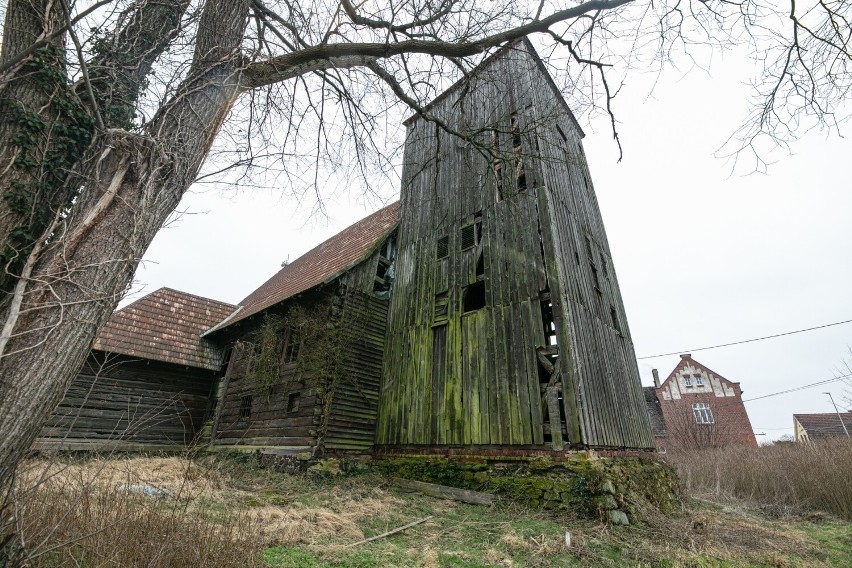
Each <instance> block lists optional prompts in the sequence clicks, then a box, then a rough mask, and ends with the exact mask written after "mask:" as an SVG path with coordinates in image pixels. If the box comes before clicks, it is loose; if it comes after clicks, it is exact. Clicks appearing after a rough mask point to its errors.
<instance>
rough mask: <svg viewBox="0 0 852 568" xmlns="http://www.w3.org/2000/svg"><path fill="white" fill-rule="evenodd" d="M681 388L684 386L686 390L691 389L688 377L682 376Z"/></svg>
mask: <svg viewBox="0 0 852 568" xmlns="http://www.w3.org/2000/svg"><path fill="white" fill-rule="evenodd" d="M683 386H685V387H686V388H688V389H691V388H692V379H691V378H690V376H689V375H684V376H683Z"/></svg>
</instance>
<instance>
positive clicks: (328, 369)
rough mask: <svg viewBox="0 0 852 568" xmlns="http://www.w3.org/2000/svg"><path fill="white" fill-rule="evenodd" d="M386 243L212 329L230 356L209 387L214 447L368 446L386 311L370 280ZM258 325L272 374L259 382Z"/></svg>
mask: <svg viewBox="0 0 852 568" xmlns="http://www.w3.org/2000/svg"><path fill="white" fill-rule="evenodd" d="M388 240H390V242H391V243H393V242H395V241H394V236H393V235H389V236H388V237H387V239H386V240H384V241H383V242H382V243H380V246H377V248H376V250H375V251H373V252H372V254H370V255H369V256H368V257H367V258H365V259H364V260H363V261H362V262H360V263H358V264H356V265H355V266H352V267H351V268H350V269H349V270H347V271H346V272H345V273H343V274H342V275H340V276H339V277H338V278H335V279H334V280H332V281H330V282H328V283H327V284H325V285H321V286H318V287H316V288H314V289H311V290H309V291H307V292H305V293H303V294H301V295H300V296H299V297H296V298H291V299H288V300H285V301H283V302H280V303H279V304H276V305H274V306H272V307H271V308H269V309H268V310H265V311H264V312H262V313H260V314H257V315H256V316H253V317H251V318H248V319H246V320H243V321H241V322H239V323H238V324H236V325H234V326H231V327H226V328H224V329H223V331H221V332H218V335H217V340H218V341H219V342H220V343H222V344H223V345H231V346H232V350H233V351H232V355H231V357H230V363H229V365H228V368H227V371H226V373H225V376H224V377H223V379H222V381H221V385H220V387H219V391H220V393H219V397H220V398H221V400H220V402H218V409H217V412H216V417H215V422H216V424H215V427H214V428H213V432H212V437H213V443H214V444H215V445H220V446H260V447H271V448H279V449H280V448H290V449H293V450H310V451H311V452H312V453H314V454H315V455H323V454H324V453H338V452H350V451H355V452H368V451H369V450H370V449H371V448H372V445H373V440H374V438H375V426H376V417H377V414H378V398H379V383H380V380H381V371H382V357H383V354H384V345H385V326H386V322H387V306H388V301H387V300H386V299H382V298H380V297H377V296H376V288H381V287H382V286H381V285H380V283H377V281H376V275H377V272H380V273H382V274H384V272H386V270H385V268H381V269H380V265H381V264H382V263H384V264H385V265H387V264H388V263H389V262H390V261H391V260H392V258H391V259H388V258H386V257H385V256H384V254H388V251H389V250H391V251H392V250H393V248H392V247H391V249H389V248H388V245H387V244H386V243H387V242H388ZM380 295H381V294H380ZM265 326H272V327H273V331H274V336H273V338H272V342H271V344H272V345H271V350H272V355H273V364H272V365H271V367H272V376H271V377H269V378H267V379H260V378H259V373H258V359H259V358H266V357H267V355H266V354H264V353H263V347H262V345H261V343H263V341H264V340H263V339H262V336H263V333H262V330H263V328H264V327H265ZM294 329H299V330H300V331H299V332H298V333H294V331H293V330H294ZM294 340H296V341H298V349H297V350H296V353H295V354H294V351H293V349H291V347H290V345H291V344H292V342H293V341H294Z"/></svg>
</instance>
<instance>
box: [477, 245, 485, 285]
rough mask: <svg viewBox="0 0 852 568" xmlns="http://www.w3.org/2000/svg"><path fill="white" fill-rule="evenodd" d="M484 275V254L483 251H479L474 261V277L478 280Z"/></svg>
mask: <svg viewBox="0 0 852 568" xmlns="http://www.w3.org/2000/svg"><path fill="white" fill-rule="evenodd" d="M484 276H485V254H483V251H480V252H479V258H478V259H477V261H476V278H477V280H479V279H480V278H482V277H484Z"/></svg>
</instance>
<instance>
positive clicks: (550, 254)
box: [376, 40, 654, 450]
mask: <svg viewBox="0 0 852 568" xmlns="http://www.w3.org/2000/svg"><path fill="white" fill-rule="evenodd" d="M428 112H429V114H430V115H432V116H434V117H435V118H436V119H437V121H438V122H439V123H440V124H436V121H433V120H427V119H426V118H424V117H421V116H419V115H417V116H414V117H412V118H410V119H409V120H408V121H407V123H406V125H407V128H408V131H407V138H406V146H405V157H404V164H403V173H402V189H401V202H402V206H401V216H400V225H399V235H398V243H399V252H398V256H397V267H396V280H395V282H394V292H393V295H392V297H391V300H390V309H389V316H388V335H387V344H386V353H385V361H384V380H383V386H382V396H381V409H380V414H379V424H378V429H377V435H376V444H377V447H378V449H380V450H397V449H400V448H402V449H406V448H408V449H411V448H425V447H436V446H437V447H447V446H466V447H480V448H486V447H501V448H505V447H515V448H531V449H542V448H548V449H554V450H561V449H562V448H563V447H564V446H565V444H567V445H568V446H572V447H588V446H591V447H599V448H651V447H653V445H654V441H653V438H652V436H651V431H650V426H649V420H648V414H647V412H646V411H645V405H644V399H643V394H642V388H641V384H640V379H639V372H638V368H637V364H636V358H635V355H634V351H633V343H632V341H631V338H630V332H629V329H628V325H627V318H626V316H625V312H624V305H623V303H622V299H621V294H620V292H619V287H618V281H617V278H616V273H615V269H614V267H613V262H612V258H611V255H610V250H609V246H608V243H607V238H606V233H605V231H604V226H603V221H602V219H601V213H600V210H599V208H598V203H597V200H596V198H595V192H594V188H593V185H592V182H591V177H590V174H589V170H588V166H587V163H586V159H585V156H584V154H583V146H582V142H581V140H582V138H583V136H584V134H583V131H582V130H581V128H580V127H579V125H578V124H577V122H576V120H575V118H574V117H573V115H572V113H571V111H570V110H569V108H568V106H567V105H566V103H565V101H564V99H563V98H562V95H561V94H560V92H559V89H558V88H557V87H556V85H555V84H554V82H553V80H552V78H551V77H550V75H549V74H548V73H547V71H546V69H545V67H544V65H543V63H542V61H541V60H540V59H539V57H538V56H537V55H536V53H535V51H534V50H533V47H532V45H531V44H530V43H529V42H528V41H526V40H523V41H518V42H515V43H513V44H511V45H509V46H507V47H505V48H504V49H502V50H501V51H499V52H498V53H496V54H495V55H494V56H492V57H491V58H489V59H488V60H486V61H485V62H484V63H483V64H482V65H480V66H479V67H478V68H477V69H475V70H474V71H473V72H472V73H470V74H469V76H468V77H467V78H466V79H465V80H464V81H463V82H459V83H458V84H456V85H455V86H453V87H452V88H450V89H449V90H448V91H446V92H445V93H443V94H442V95H441V96H439V97H438V98H437V99H436V100H435V101H434V102H433V103H431V105H430V106H429V107H428ZM448 130H452V131H456V132H460V133H462V134H463V135H464V139H461V138H459V137H456V136H453V135H452V134H450V133H448Z"/></svg>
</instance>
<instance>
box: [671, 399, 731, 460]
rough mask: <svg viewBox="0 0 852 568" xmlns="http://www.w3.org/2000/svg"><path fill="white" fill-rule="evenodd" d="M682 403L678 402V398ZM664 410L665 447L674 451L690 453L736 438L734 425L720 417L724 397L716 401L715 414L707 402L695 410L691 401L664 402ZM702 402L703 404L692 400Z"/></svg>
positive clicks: (714, 446) (726, 443) (723, 444)
mask: <svg viewBox="0 0 852 568" xmlns="http://www.w3.org/2000/svg"><path fill="white" fill-rule="evenodd" d="M681 402H682V401H681ZM664 404H666V405H667V408H665V410H664V413H665V414H664V416H665V420H666V445H667V446H668V448H667V449H670V450H674V451H678V452H694V451H698V450H706V449H708V448H721V447H724V446H728V445H731V444H732V443H736V442H735V440H737V439H738V438H739V436H738V434H739V432H737V430H736V428H735V427H734V426H733V425H732V424H731V423H730V422H728V421H726V420H725V419H724V417H725V414H724V412H720V406H721V407H724V404H725V401H724V399H723V400H721V401H717V406H716V408H715V413H714V411H713V408H712V407H710V405H709V404H708V405H706V408H700V409H697V408H695V407H694V404H693V403H688V404H683V403H673V402H669V401H666V402H665V403H664ZM696 404H706V403H696Z"/></svg>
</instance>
